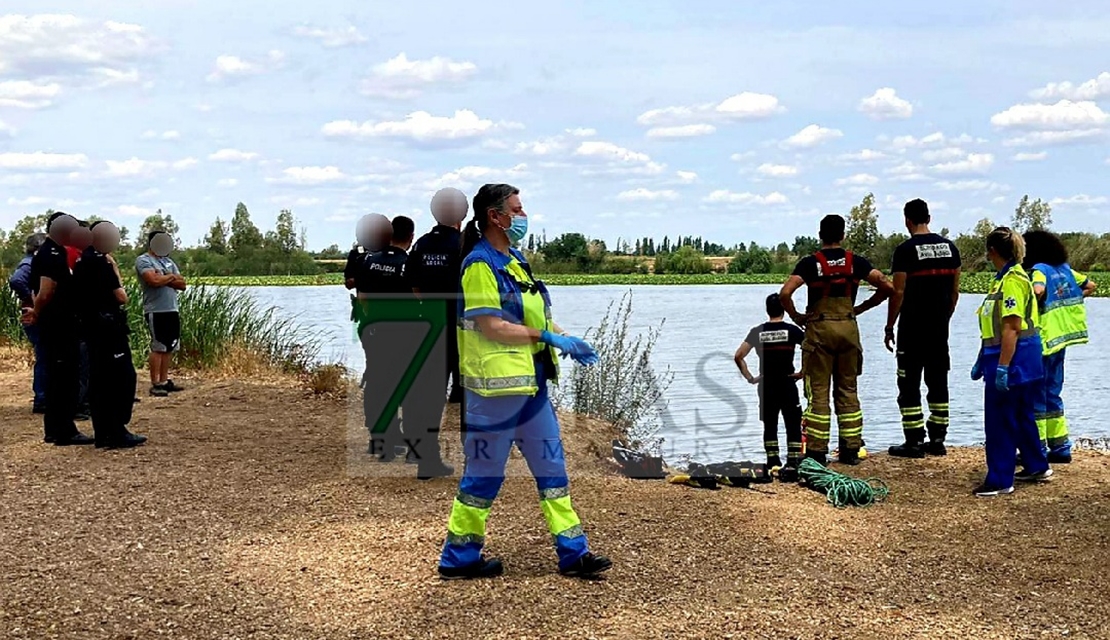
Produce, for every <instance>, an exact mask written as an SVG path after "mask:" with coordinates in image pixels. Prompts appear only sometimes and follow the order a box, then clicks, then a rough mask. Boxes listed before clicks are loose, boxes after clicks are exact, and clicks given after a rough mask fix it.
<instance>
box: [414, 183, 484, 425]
mask: <svg viewBox="0 0 1110 640" xmlns="http://www.w3.org/2000/svg"><path fill="white" fill-rule="evenodd" d="M431 209H432V217H433V218H434V219H435V221H436V225H435V226H434V227H432V230H431V231H429V232H428V233H426V234H424V235H423V236H420V239H419V240H417V241H416V244H414V245H413V246H412V251H410V252H409V259H408V262H406V263H405V277H406V278H408V280H409V283H410V285H411V286H412V292H413V294H414V295H416V297H417V298H424V299H428V298H435V299H444V298H449V299H448V300H446V304H445V305H444V307H445V310H444V313H445V314H446V322H447V335H446V338H447V368H446V371H445V372H444V379H445V381H447V380H449V381H450V382H451V393H450V396H449V401H450V402H451V403H452V404H458V403H461V402H462V400H463V387H462V380H461V379H460V378H459V344H458V333H457V331H456V326H457V325H458V322H459V315H458V301H457V300H455V298H456V296H457V295H458V292H459V277H460V275H461V270H462V257H461V252H462V234H461V233H460V232H459V227H461V226H462V221H463V220H464V219H465V218H466V213H467V211H468V210H469V209H470V204H469V203H468V202H467V201H466V194H464V193H463V192H462V191H459V190H458V189H453V188H450V187H448V188H446V189H440V190H439V191H437V192H436V194H435V195H434V196H433V197H432V203H431ZM445 391H446V390H445ZM459 433H460V437H461V438H462V439H463V442H464V443H465V442H466V411H465V410H460V411H459Z"/></svg>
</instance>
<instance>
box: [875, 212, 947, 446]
mask: <svg viewBox="0 0 1110 640" xmlns="http://www.w3.org/2000/svg"><path fill="white" fill-rule="evenodd" d="M903 213H904V214H905V217H906V229H907V230H908V231H909V232H910V234H911V237H910V239H909V240H907V241H906V242H904V243H902V244H901V245H900V246H899V247H898V248H897V249H896V250H895V251H894V260H893V263H892V269H891V271H893V272H894V295H893V296H891V299H890V307H889V312H888V314H887V324H886V340H885V341H886V348H887V349H888V350H889V351H894V346H893V345H894V325H895V323H896V322H897V323H898V351H897V357H898V407H899V408H900V409H901V411H902V430H903V432H904V433H905V436H906V442H905V443H904V444H901V445H899V446H895V447H891V448H890V455H892V456H898V457H901V458H924V457H925V455H926V454H929V455H936V456H943V455H945V454H946V453H947V451H946V450H945V447H944V439H945V437H946V436H947V435H948V421H949V418H948V416H949V414H948V371H949V369H950V368H951V367H950V364H951V363H950V359H949V353H948V329H949V323H950V322H951V319H952V314H953V313H954V312H955V310H956V302H957V301H958V300H959V297H960V268H961V266H962V265H961V261H960V252H959V250H958V249H956V245H955V244H953V243H952V242H950V241H949V240H948V239H947V238H944V237H943V236H940V235H937V234H935V233H932V232H931V231H930V230H929V222H930V221H931V218H930V216H929V206H928V205H927V204H926V203H925V201H924V200H920V199H918V200H911V201H909V202H907V203H906V206H905V208H904V209H903ZM923 375H924V378H925V385H926V387H928V389H929V394H928V401H929V420H928V422H926V420H925V412H924V409H923V408H922V406H921V379H922V376H923ZM926 429H927V433H928V436H929V442H928V443H926V442H925V435H926Z"/></svg>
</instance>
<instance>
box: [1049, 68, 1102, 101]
mask: <svg viewBox="0 0 1110 640" xmlns="http://www.w3.org/2000/svg"><path fill="white" fill-rule="evenodd" d="M1029 95H1030V97H1033V98H1037V99H1038V100H1055V99H1058V98H1064V99H1067V100H1101V99H1103V98H1106V97H1110V72H1106V71H1103V72H1102V73H1100V74H1098V75H1097V76H1096V77H1094V78H1092V79H1091V80H1088V81H1086V82H1084V83H1082V84H1080V85H1078V86H1076V85H1074V84H1072V83H1070V82H1050V83H1048V84H1047V85H1045V86H1043V87H1041V88H1040V89H1036V90H1034V91H1031V92H1030V93H1029Z"/></svg>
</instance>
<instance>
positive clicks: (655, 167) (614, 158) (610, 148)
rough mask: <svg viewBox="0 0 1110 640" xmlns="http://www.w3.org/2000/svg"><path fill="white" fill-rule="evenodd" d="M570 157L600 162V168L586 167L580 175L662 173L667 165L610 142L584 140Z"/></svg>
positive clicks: (652, 174) (653, 174)
mask: <svg viewBox="0 0 1110 640" xmlns="http://www.w3.org/2000/svg"><path fill="white" fill-rule="evenodd" d="M572 158H574V159H575V160H578V161H582V162H587V163H590V164H599V163H600V164H601V165H602V168H601V169H596V168H586V169H583V171H582V175H586V176H593V175H643V176H655V175H659V174H661V173H663V172H664V171H665V170H666V169H667V165H665V164H663V163H660V162H654V161H653V160H652V159H651V156H649V155H648V154H646V153H642V152H639V151H632V150H631V149H626V148H624V147H622V146H619V145H616V144H613V143H612V142H604V141H601V140H586V141H584V142H581V143H579V145H578V147H577V148H575V150H574V153H573V154H572Z"/></svg>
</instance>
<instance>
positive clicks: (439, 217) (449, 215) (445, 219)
mask: <svg viewBox="0 0 1110 640" xmlns="http://www.w3.org/2000/svg"><path fill="white" fill-rule="evenodd" d="M469 210H470V205H469V204H468V203H467V201H466V195H465V194H464V193H463V192H462V191H459V190H458V189H441V190H439V191H437V192H436V195H435V196H434V197H433V198H432V217H433V218H435V221H436V222H438V223H439V224H442V225H447V226H449V227H454V226H458V225H459V224H460V223H461V222H462V221H463V219H464V218H466V212H467V211H469Z"/></svg>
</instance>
